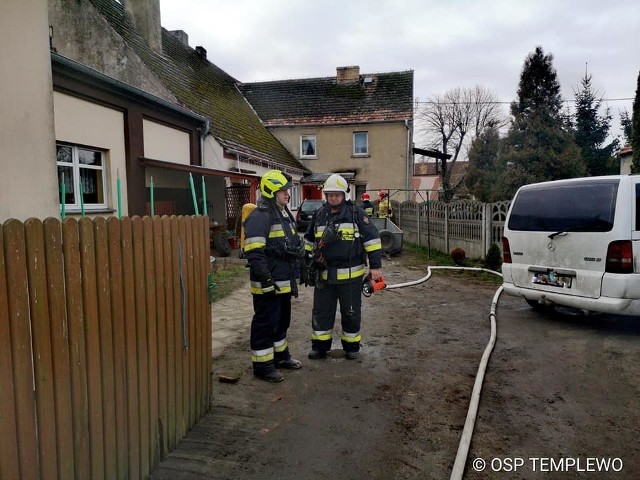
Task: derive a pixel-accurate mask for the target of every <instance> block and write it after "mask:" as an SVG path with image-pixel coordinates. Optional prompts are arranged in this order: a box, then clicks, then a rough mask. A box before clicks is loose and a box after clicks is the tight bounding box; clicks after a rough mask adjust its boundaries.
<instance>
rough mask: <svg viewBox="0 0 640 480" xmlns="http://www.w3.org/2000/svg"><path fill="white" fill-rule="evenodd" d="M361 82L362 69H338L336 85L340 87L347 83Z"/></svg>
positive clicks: (354, 67)
mask: <svg viewBox="0 0 640 480" xmlns="http://www.w3.org/2000/svg"><path fill="white" fill-rule="evenodd" d="M359 81H360V67H359V66H358V65H355V66H351V67H338V68H336V83H337V84H338V85H341V84H345V83H358V82H359Z"/></svg>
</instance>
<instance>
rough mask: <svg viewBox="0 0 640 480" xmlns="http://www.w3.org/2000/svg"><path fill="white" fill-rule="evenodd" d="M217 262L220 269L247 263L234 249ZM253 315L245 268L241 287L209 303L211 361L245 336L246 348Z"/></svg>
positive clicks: (217, 259) (247, 274)
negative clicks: (244, 276)
mask: <svg viewBox="0 0 640 480" xmlns="http://www.w3.org/2000/svg"><path fill="white" fill-rule="evenodd" d="M216 263H217V269H218V271H220V270H224V269H225V268H227V267H228V266H231V265H233V266H239V265H246V263H247V261H246V260H245V259H241V258H239V257H238V251H237V250H233V251H232V252H231V255H230V256H228V257H217V258H216ZM252 317H253V302H252V300H251V292H250V290H249V270H248V269H247V273H246V282H245V283H244V284H243V286H242V287H240V288H236V289H235V290H234V291H233V292H232V293H231V294H229V295H228V296H226V297H224V298H222V299H220V300H218V301H216V302H214V303H212V304H211V346H212V349H211V354H212V355H211V356H212V358H213V359H214V360H215V359H216V358H219V357H220V356H221V355H222V354H223V353H224V349H225V348H226V347H227V346H229V345H231V344H232V343H234V342H235V341H237V340H238V339H241V338H244V337H246V338H247V351H248V348H249V345H248V342H249V337H248V336H247V334H246V332H247V329H248V328H249V327H250V325H251V318H252Z"/></svg>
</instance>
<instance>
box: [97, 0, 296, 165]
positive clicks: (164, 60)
mask: <svg viewBox="0 0 640 480" xmlns="http://www.w3.org/2000/svg"><path fill="white" fill-rule="evenodd" d="M91 1H92V3H93V5H94V6H95V7H96V8H97V9H98V11H99V12H100V13H101V14H102V15H103V16H104V17H105V18H106V19H107V20H108V21H109V23H110V24H111V26H112V27H113V28H114V30H115V31H116V32H117V33H118V34H119V35H120V36H121V37H122V38H123V39H124V40H125V42H126V43H127V44H128V45H129V46H130V47H131V48H133V49H134V50H135V52H136V54H137V55H138V56H139V57H140V58H141V59H142V61H143V62H145V64H146V65H147V66H148V67H149V69H150V70H151V71H153V73H154V74H155V75H156V76H157V77H158V78H160V80H161V81H162V82H163V83H164V84H165V85H166V86H167V88H169V90H171V92H172V93H173V94H174V95H175V97H176V98H177V99H178V101H179V102H181V104H182V106H184V107H187V108H189V109H191V110H193V111H194V112H196V113H199V114H201V115H204V116H205V117H208V118H209V119H210V120H211V122H210V123H211V125H210V132H211V134H212V135H213V136H214V137H216V139H217V140H218V141H219V142H220V143H221V144H222V145H223V146H232V148H234V149H236V150H238V151H240V152H243V153H246V154H247V155H251V156H254V157H257V158H259V159H262V160H271V161H275V162H277V163H279V164H282V165H285V166H289V167H292V168H296V169H300V170H304V171H306V170H307V169H306V168H305V167H304V166H302V164H300V162H298V160H297V159H296V158H295V157H293V156H292V155H291V153H289V151H288V150H287V149H286V148H284V146H283V145H282V144H281V143H280V142H278V140H276V138H275V137H274V136H273V135H272V134H271V132H269V130H268V129H267V128H266V127H265V126H264V125H263V124H262V122H261V121H260V118H259V117H258V116H257V115H256V112H255V111H254V110H253V109H252V107H251V105H249V104H248V102H247V100H246V99H245V98H244V97H243V95H242V93H241V92H240V91H239V89H238V88H237V83H238V82H237V80H236V79H235V78H233V77H232V76H230V75H229V74H227V73H226V72H225V71H224V70H222V69H221V68H219V67H218V66H216V65H214V64H213V63H211V62H209V61H208V60H206V59H205V58H203V57H202V56H201V55H200V54H199V53H197V52H196V51H195V50H194V49H192V48H190V47H189V46H187V45H184V44H183V43H182V42H181V41H180V40H179V39H178V38H177V37H175V36H174V35H173V34H171V33H170V32H169V31H167V30H166V29H164V28H163V29H162V47H163V52H162V54H159V53H158V52H156V51H154V50H153V49H151V48H150V47H149V45H148V44H147V43H146V41H145V40H144V39H143V38H142V37H141V36H140V35H139V34H138V32H137V31H136V30H135V29H134V27H133V26H132V24H131V23H130V22H129V21H128V20H127V18H126V15H125V12H124V7H123V6H122V5H121V4H120V3H118V2H116V1H114V0H91Z"/></svg>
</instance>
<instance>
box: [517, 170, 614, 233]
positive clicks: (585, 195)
mask: <svg viewBox="0 0 640 480" xmlns="http://www.w3.org/2000/svg"><path fill="white" fill-rule="evenodd" d="M618 183H619V180H617V179H615V180H605V181H602V180H600V181H589V180H586V181H583V182H569V183H559V184H549V185H540V186H535V187H530V188H524V189H522V190H520V192H519V193H518V195H517V196H516V198H515V200H514V204H513V206H512V209H511V215H510V216H509V225H508V226H509V229H510V230H519V231H525V232H535V231H552V232H565V231H566V232H569V231H571V232H608V231H609V230H611V229H612V228H613V221H614V217H615V211H616V198H617V196H618Z"/></svg>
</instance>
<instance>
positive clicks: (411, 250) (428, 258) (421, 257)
mask: <svg viewBox="0 0 640 480" xmlns="http://www.w3.org/2000/svg"><path fill="white" fill-rule="evenodd" d="M430 253H431V254H429V251H428V249H427V248H426V247H419V246H417V245H416V244H414V243H409V242H404V243H403V245H402V254H401V255H403V256H404V257H405V258H402V263H403V265H406V266H413V267H419V268H425V269H426V267H427V266H441V267H455V266H456V264H455V263H454V261H453V259H452V258H451V255H450V254H448V253H444V252H440V251H438V250H434V249H433V248H432V249H431V252H430ZM461 266H463V267H473V268H487V267H486V265H485V263H484V261H483V260H482V259H481V258H475V259H474V258H466V259H465V260H464V262H463V264H462V265H461ZM497 271H498V272H500V271H499V270H497ZM439 273H440V274H442V275H464V276H468V277H473V278H477V279H479V280H486V281H491V282H493V283H496V284H501V283H502V277H500V276H499V275H493V274H492V273H488V272H473V271H455V270H451V271H447V270H443V271H441V272H439Z"/></svg>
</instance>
